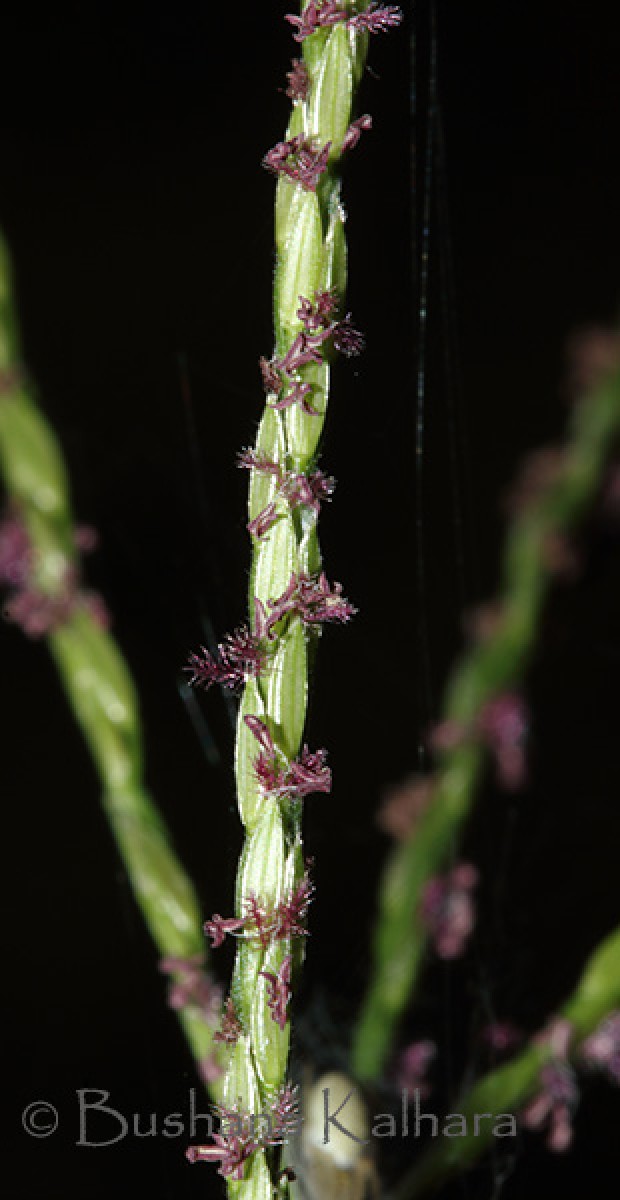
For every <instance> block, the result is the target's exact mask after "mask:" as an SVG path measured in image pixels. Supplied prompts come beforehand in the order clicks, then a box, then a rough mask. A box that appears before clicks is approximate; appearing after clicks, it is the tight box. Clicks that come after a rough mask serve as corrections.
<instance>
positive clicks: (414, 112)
mask: <svg viewBox="0 0 620 1200" xmlns="http://www.w3.org/2000/svg"><path fill="white" fill-rule="evenodd" d="M412 8H413V9H414V11H413V12H412V19H411V40H410V78H411V90H410V128H411V158H410V170H411V205H412V219H411V229H412V276H413V286H414V289H415V288H416V285H417V290H418V304H417V307H416V305H415V303H414V345H416V347H417V352H416V360H417V361H416V372H415V546H416V604H417V614H416V618H417V620H416V626H417V642H418V656H419V667H420V675H419V679H420V683H419V686H418V706H419V719H420V729H419V734H418V763H419V766H420V768H421V769H422V768H423V767H424V765H425V760H426V750H425V746H424V737H423V735H424V731H425V730H426V728H427V727H428V725H429V724H430V720H431V717H432V712H433V685H432V670H431V653H430V644H429V624H428V616H427V612H428V590H427V572H426V538H425V532H426V530H425V504H424V456H425V450H426V341H427V321H428V277H429V257H430V220H431V198H432V183H433V123H434V122H433V112H434V107H435V103H436V65H437V63H436V57H437V45H436V22H435V7H434V3H433V4H432V5H431V40H430V64H429V79H428V92H427V128H426V145H425V151H424V170H423V190H422V230H421V235H418V202H417V157H418V155H417V136H416V134H417V127H418V99H417V62H418V45H417V42H418V39H417V29H416V21H417V7H416V6H415V5H413V6H412ZM414 294H415V293H414Z"/></svg>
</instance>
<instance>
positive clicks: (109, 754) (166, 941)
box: [0, 238, 216, 1092]
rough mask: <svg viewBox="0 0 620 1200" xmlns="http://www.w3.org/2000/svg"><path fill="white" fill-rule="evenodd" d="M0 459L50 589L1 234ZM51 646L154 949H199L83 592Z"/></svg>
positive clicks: (45, 449)
mask: <svg viewBox="0 0 620 1200" xmlns="http://www.w3.org/2000/svg"><path fill="white" fill-rule="evenodd" d="M0 463H1V466H2V472H3V477H4V482H5V486H6V490H7V493H8V496H9V498H10V500H11V501H12V502H13V504H14V505H15V507H16V509H17V511H18V512H19V515H20V517H21V518H22V520H23V521H24V524H25V526H26V529H27V532H28V536H29V540H30V543H31V546H32V548H33V552H34V567H33V570H34V579H35V582H36V586H37V588H38V589H39V590H40V591H41V592H42V593H44V594H45V595H48V596H52V597H53V596H56V595H57V594H58V593H59V592H60V593H62V589H63V588H64V587H65V586H66V580H67V576H68V572H69V571H70V569H73V568H74V567H75V565H76V562H75V550H74V532H73V521H72V517H71V506H70V499H69V485H68V479H67V471H66V468H65V464H64V460H63V456H62V451H61V449H60V446H59V443H58V441H57V439H56V437H55V435H54V433H53V431H52V429H51V428H50V426H49V425H48V423H47V422H46V420H45V418H44V417H43V415H42V413H41V412H40V411H39V409H38V408H37V405H36V403H35V400H34V396H33V391H32V388H31V385H30V384H29V382H28V381H27V380H26V379H25V377H24V374H23V370H22V367H21V364H20V354H19V338H18V332H17V323H16V318H15V313H14V307H13V301H12V284H11V270H10V262H9V256H8V252H7V250H6V247H5V245H4V243H3V241H2V239H1V238H0ZM47 645H48V648H49V650H50V652H51V655H52V658H53V660H54V662H55V664H56V667H57V669H58V674H59V677H60V679H61V682H62V685H63V688H64V690H65V693H66V695H67V699H68V702H69V705H70V707H71V709H72V711H73V714H74V716H75V719H76V721H77V724H78V725H79V726H80V729H81V730H82V733H83V735H84V738H85V741H86V743H87V745H88V747H89V750H90V752H91V754H92V757H93V761H94V764H95V767H96V770H97V772H98V775H99V778H100V781H101V785H102V802H103V807H104V811H105V813H106V816H107V819H108V822H109V825H110V828H111V830H112V833H113V835H114V838H115V840H116V844H117V846H118V849H119V852H120V855H121V857H122V860H123V863H124V865H125V869H126V871H127V875H128V878H129V881H130V884H131V887H132V890H133V893H134V896H135V898H136V901H137V903H138V905H139V907H140V909H141V911H142V914H143V916H144V920H145V922H146V925H147V927H148V929H149V932H150V934H151V936H152V938H153V941H154V943H155V945H156V947H157V951H158V954H159V956H160V957H161V958H181V959H186V958H192V957H193V956H195V955H203V954H204V937H203V934H202V927H201V919H200V909H199V904H198V899H197V896H196V893H195V891H194V888H193V886H192V884H191V882H190V880H189V878H188V876H187V874H186V872H185V871H184V869H183V867H182V865H181V863H180V861H179V859H178V858H177V856H176V854H175V852H174V850H173V848H172V845H171V842H170V837H169V834H168V831H167V829H166V826H165V825H164V822H163V821H162V819H161V817H160V816H159V813H158V811H157V808H156V805H155V804H154V802H153V800H152V798H151V797H150V796H149V794H148V792H147V791H146V790H145V788H144V785H143V772H142V738H141V731H140V720H139V712H138V701H137V696H136V691H135V687H134V684H133V680H132V678H131V675H130V672H129V670H128V667H127V664H126V663H125V660H124V659H123V656H122V654H121V651H120V649H119V647H118V645H117V644H116V642H115V641H114V639H113V637H112V636H111V635H110V633H109V632H107V631H106V630H104V629H102V628H101V627H100V626H99V625H98V624H97V622H96V621H95V620H94V618H93V616H92V614H91V612H90V610H89V608H88V606H87V605H86V604H85V603H82V601H81V599H80V596H79V594H78V596H77V597H76V600H75V602H74V604H73V605H72V607H71V610H70V612H69V615H68V616H67V617H66V618H65V619H64V620H63V621H62V622H61V623H60V624H58V625H57V626H56V628H54V629H53V630H52V631H51V632H50V633H49V634H48V637H47ZM178 1016H179V1020H180V1023H181V1026H182V1028H183V1031H184V1034H185V1036H186V1038H187V1041H188V1044H189V1047H190V1050H191V1052H192V1054H193V1055H194V1058H195V1060H196V1062H197V1064H200V1063H201V1062H202V1061H203V1060H204V1059H205V1058H206V1057H207V1056H208V1055H209V1053H210V1052H211V1051H212V1048H213V1034H214V1030H213V1028H212V1026H211V1025H210V1024H209V1023H207V1022H206V1021H205V1018H204V1015H203V1013H202V1012H201V1011H200V1010H199V1009H197V1008H195V1007H194V1008H193V1007H191V1006H188V1007H187V1008H185V1009H183V1010H181V1011H180V1012H179V1013H178ZM213 1090H214V1092H215V1091H216V1089H215V1088H214V1089H213Z"/></svg>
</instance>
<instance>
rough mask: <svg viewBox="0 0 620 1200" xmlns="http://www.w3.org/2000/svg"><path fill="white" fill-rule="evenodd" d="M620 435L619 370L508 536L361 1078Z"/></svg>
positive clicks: (586, 408)
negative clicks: (427, 899)
mask: <svg viewBox="0 0 620 1200" xmlns="http://www.w3.org/2000/svg"><path fill="white" fill-rule="evenodd" d="M619 433H620V372H619V371H618V369H617V368H615V369H608V370H607V371H606V372H605V373H604V374H603V375H602V376H601V377H599V378H598V381H597V382H596V384H593V385H592V386H591V387H589V388H588V389H586V392H585V394H584V395H583V396H582V398H581V399H580V401H579V402H578V403H577V404H576V405H575V407H574V409H573V412H572V417H571V423H570V428H569V432H568V438H567V441H566V445H565V448H564V451H563V454H562V458H561V463H560V466H559V468H558V469H557V470H554V471H552V472H549V478H548V480H546V481H545V482H544V483H543V484H542V485H541V486H540V487H538V488H536V489H535V490H534V491H533V492H532V494H531V495H529V496H527V497H526V498H525V500H524V502H523V503H522V505H521V506H520V507H519V510H518V512H517V514H516V516H515V518H514V520H513V522H512V524H511V526H510V528H509V529H508V533H507V537H506V542H505V547H504V552H503V559H502V579H503V582H502V586H501V589H500V594H499V604H498V606H497V614H498V616H497V620H496V621H495V622H494V626H493V629H492V630H491V631H490V632H489V633H488V634H487V635H486V637H485V638H484V639H483V640H479V641H478V642H477V643H475V644H474V645H473V646H472V647H471V648H470V649H468V650H467V652H466V653H465V654H464V655H463V657H462V658H461V660H460V662H459V663H458V664H457V666H456V668H455V670H454V672H453V674H452V676H451V678H450V680H449V683H448V687H447V691H446V696H445V702H444V706H443V719H444V720H445V721H447V722H454V723H456V724H458V725H459V726H460V727H462V728H463V729H465V730H471V731H472V732H471V735H470V734H468V735H467V736H465V737H464V738H463V739H462V740H461V741H460V742H459V744H458V745H456V746H455V747H454V748H453V749H451V750H447V751H444V752H443V753H442V755H441V757H440V760H439V766H438V768H437V770H436V772H435V774H434V776H433V800H432V803H431V804H430V806H429V807H428V809H427V811H426V813H425V814H424V815H423V816H422V817H421V818H420V820H419V821H418V822H417V824H416V827H415V830H414V832H413V834H412V836H411V837H410V838H409V839H408V840H407V841H405V842H404V843H402V844H399V845H398V846H397V847H396V848H395V849H394V850H393V852H392V853H391V854H390V856H389V858H388V861H387V864H386V867H385V870H384V874H383V877H382V880H381V883H380V887H379V895H378V916H377V921H376V928H375V933H374V956H373V968H372V972H371V980H370V984H369V987H368V991H367V994H366V996H365V999H364V1002H363V1005H362V1008H361V1011H360V1014H359V1017H358V1020H357V1023H356V1027H355V1030H354V1041H353V1058H352V1061H353V1068H354V1071H355V1073H356V1074H357V1075H358V1076H359V1077H360V1078H361V1079H366V1080H370V1079H375V1078H377V1077H378V1076H379V1075H380V1073H381V1071H382V1069H383V1067H384V1065H385V1062H386V1059H387V1056H388V1055H389V1053H390V1049H391V1046H392V1044H393V1039H394V1033H395V1028H396V1026H397V1023H398V1021H399V1019H400V1017H401V1015H402V1013H403V1011H404V1009H405V1006H406V1005H407V1003H408V1001H409V999H410V996H411V993H412V990H413V988H414V986H415V982H416V979H417V976H418V972H419V970H420V966H421V964H422V961H423V957H424V951H425V948H426V943H427V933H426V929H425V926H424V924H423V922H422V920H421V916H420V898H421V893H422V889H423V887H424V885H425V884H426V883H427V881H428V880H429V879H430V878H431V877H432V876H433V875H435V873H436V872H437V871H438V870H439V869H440V867H441V866H442V864H443V863H444V862H445V860H446V859H447V858H448V857H449V855H450V854H451V852H452V850H453V848H454V845H455V840H456V838H457V837H458V834H459V832H460V830H461V828H462V826H463V823H464V821H465V819H466V818H467V816H468V814H469V812H470V810H471V807H472V804H473V801H474V797H475V793H476V788H477V785H478V783H479V781H480V778H481V775H482V771H483V769H484V763H485V753H484V750H483V748H482V744H481V741H480V740H479V739H478V738H477V736H476V734H475V720H476V717H477V715H478V714H479V713H480V712H481V710H482V708H483V707H484V705H485V704H487V703H488V701H489V700H491V699H492V698H493V697H494V696H497V695H499V694H501V693H502V692H504V691H505V690H506V689H507V688H513V687H514V686H515V685H516V684H518V683H519V682H520V681H521V680H522V678H523V675H524V672H525V670H526V668H527V665H528V662H529V658H530V655H531V652H532V649H533V646H534V643H535V638H536V635H537V631H538V628H539V625H540V616H541V611H542V607H543V604H544V601H545V598H546V596H547V593H548V590H549V586H550V583H551V580H552V578H553V561H552V554H551V550H552V547H553V545H554V543H555V544H557V540H558V539H559V538H563V537H565V536H566V535H567V534H570V533H571V532H572V531H573V530H574V528H575V526H576V524H577V523H578V521H579V519H580V517H581V516H582V513H583V512H584V509H585V508H586V507H587V505H588V504H589V503H590V502H591V500H592V499H593V497H594V495H595V494H596V490H597V488H598V486H599V484H600V481H601V477H602V473H603V470H604V467H605V464H606V462H607V460H608V458H609V454H610V451H611V449H612V447H613V443H614V440H615V439H616V438H617V437H618V434H619Z"/></svg>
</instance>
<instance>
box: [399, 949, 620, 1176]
mask: <svg viewBox="0 0 620 1200" xmlns="http://www.w3.org/2000/svg"><path fill="white" fill-rule="evenodd" d="M619 1004H620V930H618V929H616V930H614V932H613V933H611V934H609V936H608V937H606V938H605V939H604V941H603V942H601V944H600V945H599V946H598V947H597V949H596V950H595V951H594V953H593V954H592V955H591V957H590V959H589V961H588V962H587V963H586V966H585V968H584V970H583V973H582V975H581V979H580V980H579V982H578V984H577V987H576V988H575V991H574V992H573V994H572V996H571V997H570V999H569V1000H568V1001H567V1002H566V1004H564V1006H563V1007H562V1009H561V1010H560V1014H559V1015H560V1016H562V1017H563V1018H565V1019H566V1020H567V1021H568V1022H570V1024H571V1026H572V1036H571V1048H570V1052H571V1054H574V1053H575V1051H577V1050H578V1049H579V1046H580V1044H581V1043H582V1042H583V1040H584V1038H585V1037H586V1036H587V1035H588V1034H589V1033H591V1032H592V1031H593V1030H594V1029H595V1028H596V1026H597V1025H598V1024H599V1023H600V1021H601V1020H602V1019H603V1018H604V1017H605V1016H606V1015H607V1014H608V1013H609V1012H610V1011H611V1010H612V1009H614V1008H617V1007H618V1005H619ZM551 1055H552V1051H551V1048H550V1045H549V1043H548V1042H545V1039H544V1036H543V1037H541V1038H540V1040H532V1041H530V1042H529V1044H528V1045H527V1047H526V1048H525V1049H524V1050H523V1051H522V1052H521V1053H520V1054H519V1055H517V1057H516V1058H514V1059H513V1060H512V1062H509V1063H507V1064H506V1065H505V1066H502V1067H498V1068H497V1069H496V1070H494V1071H490V1072H489V1073H488V1074H487V1075H484V1076H483V1077H482V1079H479V1080H478V1082H477V1083H476V1084H474V1086H473V1088H471V1090H470V1091H468V1092H466V1093H465V1094H464V1095H463V1096H461V1098H460V1099H458V1100H457V1101H456V1102H455V1105H454V1111H455V1112H458V1113H459V1114H462V1115H463V1116H464V1117H465V1119H466V1123H467V1131H468V1132H467V1135H466V1136H463V1137H458V1138H448V1137H440V1138H438V1139H437V1142H436V1143H435V1144H434V1145H433V1146H432V1148H431V1149H430V1150H429V1151H428V1152H427V1153H426V1154H425V1155H424V1156H423V1158H422V1159H421V1161H420V1162H419V1163H417V1164H416V1166H415V1167H414V1168H413V1169H412V1170H411V1171H410V1172H409V1173H408V1174H407V1175H406V1176H405V1177H404V1178H403V1179H401V1180H400V1181H399V1183H398V1185H397V1186H396V1187H395V1188H394V1189H393V1191H392V1192H391V1193H390V1200H418V1197H420V1196H426V1195H429V1194H430V1193H432V1192H436V1191H437V1190H438V1188H440V1187H441V1186H442V1184H444V1183H446V1182H447V1180H448V1179H450V1178H451V1177H452V1176H454V1175H456V1174H460V1173H462V1172H463V1171H465V1170H467V1168H468V1167H470V1166H471V1164H472V1163H474V1162H475V1161H476V1160H477V1159H478V1158H480V1157H481V1155H482V1154H484V1152H485V1150H486V1149H487V1148H488V1146H489V1144H490V1142H491V1141H492V1137H493V1133H492V1130H493V1125H492V1123H491V1122H489V1121H486V1122H480V1125H479V1132H478V1133H477V1134H476V1136H474V1135H473V1132H472V1130H473V1128H474V1122H473V1116H474V1113H491V1114H492V1115H493V1116H494V1117H495V1116H498V1115H499V1114H500V1113H510V1114H517V1113H518V1112H519V1110H521V1109H522V1108H523V1106H524V1105H525V1104H526V1103H527V1101H528V1100H529V1099H531V1097H532V1096H533V1095H534V1094H535V1093H536V1092H537V1090H538V1089H539V1087H540V1083H539V1076H540V1068H541V1067H542V1066H543V1065H544V1063H545V1062H546V1061H548V1060H549V1058H550V1057H551Z"/></svg>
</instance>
